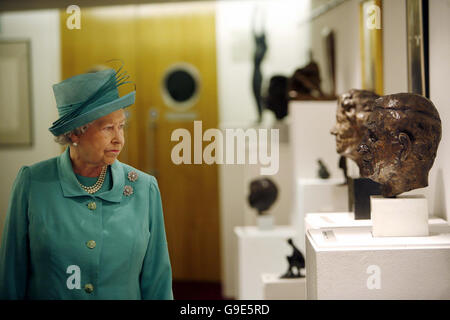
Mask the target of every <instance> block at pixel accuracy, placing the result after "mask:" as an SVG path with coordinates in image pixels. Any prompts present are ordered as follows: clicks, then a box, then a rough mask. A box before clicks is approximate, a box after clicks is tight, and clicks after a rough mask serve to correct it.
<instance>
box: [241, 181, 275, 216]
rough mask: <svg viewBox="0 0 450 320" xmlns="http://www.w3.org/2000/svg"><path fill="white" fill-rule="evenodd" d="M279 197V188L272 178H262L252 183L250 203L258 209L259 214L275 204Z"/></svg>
mask: <svg viewBox="0 0 450 320" xmlns="http://www.w3.org/2000/svg"><path fill="white" fill-rule="evenodd" d="M277 197H278V188H277V186H276V185H275V183H273V181H272V180H270V179H268V178H260V179H256V180H253V181H252V182H251V183H250V195H249V196H248V203H249V204H250V206H251V207H252V208H254V209H256V210H257V211H258V214H259V215H262V214H264V212H265V211H267V210H269V208H270V207H271V206H272V205H273V204H274V202H275V201H276V200H277Z"/></svg>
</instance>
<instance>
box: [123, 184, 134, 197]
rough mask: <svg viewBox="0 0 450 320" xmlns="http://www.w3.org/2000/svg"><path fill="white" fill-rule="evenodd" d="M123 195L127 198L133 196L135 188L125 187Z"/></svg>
mask: <svg viewBox="0 0 450 320" xmlns="http://www.w3.org/2000/svg"><path fill="white" fill-rule="evenodd" d="M123 194H124V195H126V196H130V195H132V194H133V187H132V186H125V187H123Z"/></svg>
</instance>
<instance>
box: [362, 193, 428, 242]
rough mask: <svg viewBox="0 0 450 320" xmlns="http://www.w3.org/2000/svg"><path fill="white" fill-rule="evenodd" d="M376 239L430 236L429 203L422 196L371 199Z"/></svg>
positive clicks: (374, 197)
mask: <svg viewBox="0 0 450 320" xmlns="http://www.w3.org/2000/svg"><path fill="white" fill-rule="evenodd" d="M370 207H371V213H370V214H371V218H372V233H373V236H374V237H423V236H428V203H427V199H426V198H425V197H424V196H422V195H414V196H413V195H411V196H398V197H397V198H383V197H382V196H371V197H370Z"/></svg>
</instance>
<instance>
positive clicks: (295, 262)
mask: <svg viewBox="0 0 450 320" xmlns="http://www.w3.org/2000/svg"><path fill="white" fill-rule="evenodd" d="M287 242H288V244H289V245H290V246H291V247H292V250H293V252H292V255H291V256H287V257H286V259H287V261H288V264H289V267H288V270H287V271H286V273H285V274H283V275H282V276H281V277H280V279H289V278H303V277H304V276H303V275H302V274H301V272H300V270H301V269H304V268H305V258H304V257H303V254H302V253H301V252H300V250H298V249H297V247H296V246H295V245H294V242H293V241H292V239H288V241H287ZM294 268H295V269H297V272H296V273H294Z"/></svg>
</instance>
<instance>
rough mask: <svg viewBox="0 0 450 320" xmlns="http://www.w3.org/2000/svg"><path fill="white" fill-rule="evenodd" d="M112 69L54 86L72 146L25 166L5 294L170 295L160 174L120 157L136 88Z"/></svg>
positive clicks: (63, 131) (60, 133)
mask: <svg viewBox="0 0 450 320" xmlns="http://www.w3.org/2000/svg"><path fill="white" fill-rule="evenodd" d="M118 73H119V71H118V72H117V73H116V72H115V71H114V70H113V69H107V70H103V71H99V72H95V73H87V74H81V75H78V76H75V77H72V78H69V79H66V80H64V81H62V82H61V83H59V84H56V85H54V86H53V91H54V94H55V98H56V103H57V106H58V112H59V115H60V118H59V119H58V120H57V121H55V122H54V123H53V126H52V127H51V128H50V131H51V132H52V134H53V135H55V136H56V137H57V138H56V140H57V141H58V142H62V143H64V142H66V143H68V144H69V147H68V148H67V149H66V150H65V152H64V153H63V154H62V155H60V156H59V157H56V158H53V159H49V160H46V161H42V162H39V163H36V164H33V165H31V166H24V167H22V168H21V169H20V171H19V173H18V175H17V178H16V180H15V182H14V185H13V189H12V194H11V198H10V203H9V208H8V213H7V218H6V224H5V229H4V232H3V238H2V247H1V251H0V299H173V294H172V275H171V265H170V260H169V254H168V249H167V241H166V236H165V231H164V219H163V212H162V206H161V197H160V193H159V189H158V184H157V182H156V179H155V178H154V177H152V176H150V175H148V174H146V173H144V172H141V171H139V170H137V169H134V168H132V167H131V166H128V165H126V164H123V163H121V162H119V161H118V160H117V156H118V155H119V153H120V151H121V149H122V148H123V146H124V142H125V141H124V135H123V128H124V124H125V114H124V110H123V108H125V107H128V106H130V105H132V104H133V103H134V99H135V92H134V91H133V92H131V93H129V94H127V95H125V96H123V97H119V94H118V90H117V87H118V86H120V85H122V84H124V83H127V82H125V80H126V77H125V75H124V73H122V74H120V75H118Z"/></svg>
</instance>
